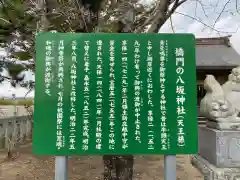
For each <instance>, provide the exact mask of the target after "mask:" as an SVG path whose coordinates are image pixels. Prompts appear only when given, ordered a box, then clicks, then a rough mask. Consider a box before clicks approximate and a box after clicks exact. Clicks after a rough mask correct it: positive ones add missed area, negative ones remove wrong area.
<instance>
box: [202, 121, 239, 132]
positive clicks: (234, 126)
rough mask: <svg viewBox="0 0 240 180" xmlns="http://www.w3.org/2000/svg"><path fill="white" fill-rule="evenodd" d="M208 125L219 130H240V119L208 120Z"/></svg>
mask: <svg viewBox="0 0 240 180" xmlns="http://www.w3.org/2000/svg"><path fill="white" fill-rule="evenodd" d="M206 125H207V127H209V128H213V129H218V130H238V131H240V121H213V120H211V121H210V120H208V121H207V123H206Z"/></svg>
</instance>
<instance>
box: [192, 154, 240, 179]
mask: <svg viewBox="0 0 240 180" xmlns="http://www.w3.org/2000/svg"><path fill="white" fill-rule="evenodd" d="M191 163H192V165H193V166H194V167H195V168H197V169H198V170H199V171H200V172H201V173H202V174H203V176H204V180H240V168H217V167H216V166H214V165H212V164H211V163H209V162H208V161H207V160H206V159H204V158H202V157H201V156H199V155H195V156H192V158H191Z"/></svg>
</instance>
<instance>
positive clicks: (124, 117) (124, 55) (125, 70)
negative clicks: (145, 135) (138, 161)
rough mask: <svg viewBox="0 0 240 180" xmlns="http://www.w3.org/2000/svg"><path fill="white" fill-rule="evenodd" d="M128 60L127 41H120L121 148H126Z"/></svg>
mask: <svg viewBox="0 0 240 180" xmlns="http://www.w3.org/2000/svg"><path fill="white" fill-rule="evenodd" d="M127 61H128V58H127V41H126V40H123V41H122V83H121V86H122V148H123V149H127V148H128V124H127V121H128V97H127V93H128V91H127V90H128V77H127V76H128V75H127V73H128V65H127V64H128V63H127Z"/></svg>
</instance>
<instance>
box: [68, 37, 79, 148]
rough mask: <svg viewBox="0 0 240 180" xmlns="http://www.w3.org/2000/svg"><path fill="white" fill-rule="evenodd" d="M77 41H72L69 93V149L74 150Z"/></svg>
mask: <svg viewBox="0 0 240 180" xmlns="http://www.w3.org/2000/svg"><path fill="white" fill-rule="evenodd" d="M76 49H77V41H75V40H74V41H72V55H71V57H72V58H71V59H72V65H71V71H70V79H71V92H70V117H69V122H70V135H69V149H70V150H75V149H76V146H75V142H76V141H75V138H76V134H75V133H76V129H75V127H76V79H77V55H76Z"/></svg>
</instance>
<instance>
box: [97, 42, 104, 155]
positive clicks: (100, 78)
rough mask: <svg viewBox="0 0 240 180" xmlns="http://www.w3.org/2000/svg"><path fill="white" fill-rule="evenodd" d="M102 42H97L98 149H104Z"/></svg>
mask: <svg viewBox="0 0 240 180" xmlns="http://www.w3.org/2000/svg"><path fill="white" fill-rule="evenodd" d="M102 43H103V42H102V40H98V41H97V70H96V71H97V72H96V74H97V97H96V105H97V112H96V119H97V124H96V149H98V150H101V149H102V119H103V59H102Z"/></svg>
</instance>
